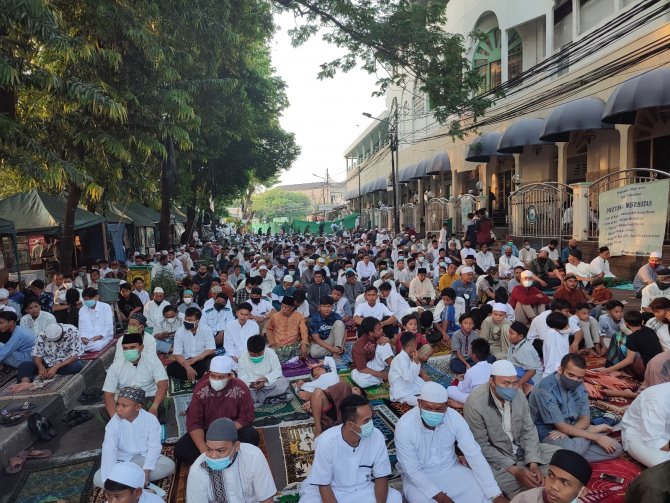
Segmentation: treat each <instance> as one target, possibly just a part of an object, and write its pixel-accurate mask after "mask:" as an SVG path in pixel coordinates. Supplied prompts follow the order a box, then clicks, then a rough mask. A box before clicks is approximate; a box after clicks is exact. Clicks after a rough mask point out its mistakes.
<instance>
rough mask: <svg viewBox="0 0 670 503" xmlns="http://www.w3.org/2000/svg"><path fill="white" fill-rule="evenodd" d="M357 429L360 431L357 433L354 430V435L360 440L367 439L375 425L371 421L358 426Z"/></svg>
mask: <svg viewBox="0 0 670 503" xmlns="http://www.w3.org/2000/svg"><path fill="white" fill-rule="evenodd" d="M354 424H355V423H354ZM356 426H358V425H356ZM358 427H359V428H360V429H361V432H360V433H358V432H357V431H356V430H354V433H356V435H358V436H359V437H361V438H367V437H369V436H370V435H372V432H373V431H374V429H375V425H374V423H373V422H372V421H368V422H367V423H365V424H364V425H363V426H358Z"/></svg>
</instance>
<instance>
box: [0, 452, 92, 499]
mask: <svg viewBox="0 0 670 503" xmlns="http://www.w3.org/2000/svg"><path fill="white" fill-rule="evenodd" d="M99 466H100V457H99V456H94V457H90V458H87V459H77V460H71V461H66V462H63V463H59V464H57V465H54V466H49V467H46V468H38V469H35V470H28V469H25V470H24V471H23V472H22V473H21V475H20V477H21V479H20V480H19V482H18V483H17V485H16V489H15V490H14V492H13V494H12V495H11V496H10V497H9V499H8V500H7V501H8V502H9V503H40V502H41V501H44V500H45V499H47V498H55V499H62V500H65V501H67V502H68V503H75V502H76V503H87V502H89V501H92V500H90V499H89V494H90V493H91V490H92V488H93V474H94V473H95V471H96V470H97V469H98V467H99ZM100 501H101V502H102V501H104V499H101V500H100Z"/></svg>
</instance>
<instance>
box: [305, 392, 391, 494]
mask: <svg viewBox="0 0 670 503" xmlns="http://www.w3.org/2000/svg"><path fill="white" fill-rule="evenodd" d="M340 415H341V417H342V424H341V425H340V426H334V427H332V428H329V429H328V430H326V431H325V432H323V433H322V434H321V435H319V437H318V438H317V440H316V446H315V453H314V463H313V464H312V471H311V473H310V475H309V476H308V477H307V479H306V480H305V481H304V482H303V483H302V486H301V489H300V502H301V503H322V502H336V501H341V502H349V501H354V500H358V501H361V502H366V503H367V502H372V501H375V502H377V503H401V501H402V497H401V496H400V493H399V492H398V491H396V490H395V489H392V488H389V486H388V477H389V475H391V463H390V461H389V457H388V451H387V449H386V440H385V439H384V435H383V434H382V432H381V431H379V430H378V429H376V428H375V426H374V424H373V422H372V407H371V406H370V404H369V403H368V401H367V399H365V398H363V397H362V396H360V395H354V394H352V395H349V396H348V397H346V398H345V399H344V400H343V401H342V403H341V404H340ZM343 460H346V462H342V461H343Z"/></svg>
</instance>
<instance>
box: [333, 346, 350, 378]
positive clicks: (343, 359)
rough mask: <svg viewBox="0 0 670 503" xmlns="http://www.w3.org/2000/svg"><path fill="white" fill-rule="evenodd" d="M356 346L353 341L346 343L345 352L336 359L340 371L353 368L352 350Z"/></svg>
mask: <svg viewBox="0 0 670 503" xmlns="http://www.w3.org/2000/svg"><path fill="white" fill-rule="evenodd" d="M353 348H354V343H353V342H345V343H344V352H343V353H342V354H341V355H340V357H339V358H338V359H336V360H335V366H336V367H337V372H338V373H340V374H341V373H343V372H348V371H349V370H350V368H351V362H352V361H353V360H352V359H351V350H352V349H353Z"/></svg>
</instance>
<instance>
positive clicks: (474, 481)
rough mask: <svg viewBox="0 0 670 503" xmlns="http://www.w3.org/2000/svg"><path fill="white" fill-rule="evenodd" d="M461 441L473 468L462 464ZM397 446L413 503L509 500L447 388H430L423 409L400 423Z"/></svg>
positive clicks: (405, 485) (406, 489) (421, 399)
mask: <svg viewBox="0 0 670 503" xmlns="http://www.w3.org/2000/svg"><path fill="white" fill-rule="evenodd" d="M456 442H458V448H459V449H460V450H461V451H462V452H463V454H464V455H465V459H466V460H467V462H468V465H469V468H468V467H465V466H463V465H462V464H460V463H459V461H458V458H457V456H456V452H455V450H456ZM395 445H396V453H397V456H398V471H399V472H400V475H401V476H402V484H403V493H404V495H405V499H406V500H407V501H408V502H409V503H432V502H433V501H437V502H438V503H448V502H449V503H451V502H452V501H453V502H456V503H490V502H491V501H493V503H504V502H506V501H507V498H505V497H504V496H503V495H502V492H501V491H500V488H499V487H498V484H497V483H496V481H495V478H494V477H493V473H492V472H491V467H490V466H489V465H488V463H487V462H486V459H485V458H484V456H483V455H482V451H481V449H480V447H479V445H477V442H476V441H475V439H474V438H473V436H472V432H471V431H470V428H469V427H468V424H467V423H466V422H465V419H463V417H462V416H461V415H460V414H459V413H458V412H456V411H455V410H454V409H451V408H447V390H446V389H444V386H442V385H440V384H438V383H436V382H432V381H429V382H427V383H426V384H424V386H423V389H422V390H421V395H420V396H419V405H418V407H414V408H413V409H412V410H410V411H409V412H406V413H405V414H404V415H403V416H402V417H401V418H400V419H399V420H398V423H397V424H396V429H395Z"/></svg>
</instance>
